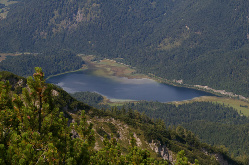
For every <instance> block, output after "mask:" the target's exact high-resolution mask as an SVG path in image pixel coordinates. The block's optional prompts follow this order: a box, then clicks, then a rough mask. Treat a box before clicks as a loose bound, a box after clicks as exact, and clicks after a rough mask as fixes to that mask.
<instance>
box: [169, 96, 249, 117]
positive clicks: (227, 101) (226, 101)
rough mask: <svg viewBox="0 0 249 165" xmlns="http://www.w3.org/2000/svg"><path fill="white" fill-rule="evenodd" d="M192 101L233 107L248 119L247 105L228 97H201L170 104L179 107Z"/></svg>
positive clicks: (248, 109)
mask: <svg viewBox="0 0 249 165" xmlns="http://www.w3.org/2000/svg"><path fill="white" fill-rule="evenodd" d="M194 101H200V102H201V101H209V102H213V103H219V104H222V105H224V106H228V107H233V108H234V109H236V110H237V111H238V113H239V114H243V115H245V116H248V117H249V103H248V102H245V101H242V100H238V99H233V98H228V97H216V96H202V97H198V98H194V99H193V100H187V101H177V102H172V103H173V104H176V105H180V104H185V103H192V102H194Z"/></svg>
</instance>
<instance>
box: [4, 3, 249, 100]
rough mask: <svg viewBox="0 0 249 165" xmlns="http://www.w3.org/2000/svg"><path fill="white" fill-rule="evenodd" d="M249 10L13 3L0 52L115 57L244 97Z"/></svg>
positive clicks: (205, 6) (234, 7) (219, 6)
mask: <svg viewBox="0 0 249 165" xmlns="http://www.w3.org/2000/svg"><path fill="white" fill-rule="evenodd" d="M248 3H249V2H248V1H246V0H238V1H234V0H228V1H216V0H212V1H208V2H205V1H195V0H187V1H185V0H176V1H172V0H166V1H162V0H154V1H151V0H140V1H135V2H134V1H130V0H125V1H122V2H120V1H118V0H105V1H99V0H91V1H86V0H84V1H76V0H72V1H68V0H62V1H58V0H44V1H38V0H20V1H18V3H15V4H12V5H9V6H10V7H9V9H8V13H7V17H6V18H2V19H1V20H0V22H1V23H0V38H1V40H0V45H1V46H0V52H2V53H7V52H31V53H39V52H41V51H44V50H46V49H56V50H58V49H66V50H71V51H74V52H75V53H84V54H95V55H98V56H102V57H108V58H117V57H119V58H120V57H121V58H124V61H125V63H126V64H129V65H132V66H135V67H137V69H138V70H139V71H140V72H143V73H152V74H155V75H157V76H160V77H162V78H166V79H170V80H174V79H176V80H183V82H184V83H186V84H200V85H207V86H210V87H212V88H215V89H222V90H223V89H224V90H227V91H229V92H234V93H236V94H241V95H244V96H249V94H248V91H249V90H248V86H249V85H248V82H249V79H248V72H247V66H248V53H247V52H248V34H249V29H248V16H249V13H248V8H247V6H249V4H248ZM14 58H18V57H14ZM5 69H6V68H5ZM44 69H45V68H44Z"/></svg>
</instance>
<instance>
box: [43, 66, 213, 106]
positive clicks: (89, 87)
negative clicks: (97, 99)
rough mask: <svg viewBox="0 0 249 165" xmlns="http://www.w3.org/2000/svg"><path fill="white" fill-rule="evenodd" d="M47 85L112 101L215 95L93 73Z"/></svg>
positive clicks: (61, 78)
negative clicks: (84, 92)
mask: <svg viewBox="0 0 249 165" xmlns="http://www.w3.org/2000/svg"><path fill="white" fill-rule="evenodd" d="M47 82H48V83H53V84H56V85H58V86H60V87H62V88H63V89H64V90H65V91H67V92H69V93H74V92H82V91H90V92H96V93H99V94H101V95H104V96H106V97H107V98H109V99H125V100H126V99H127V100H147V101H159V102H170V101H182V100H189V99H192V98H194V97H200V96H210V95H212V94H209V93H206V92H202V91H198V90H194V89H188V88H181V87H175V86H170V85H166V84H160V83H158V82H156V81H154V80H150V79H128V78H119V77H112V78H107V77H101V76H96V75H93V74H91V71H89V70H88V71H79V72H74V73H67V74H63V75H60V76H56V77H52V78H50V79H48V80H47Z"/></svg>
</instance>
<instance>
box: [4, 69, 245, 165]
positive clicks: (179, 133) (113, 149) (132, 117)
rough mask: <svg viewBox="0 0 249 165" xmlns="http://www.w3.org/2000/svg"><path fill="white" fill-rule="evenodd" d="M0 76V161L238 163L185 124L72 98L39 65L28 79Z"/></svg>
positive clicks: (33, 162) (8, 74)
mask: <svg viewBox="0 0 249 165" xmlns="http://www.w3.org/2000/svg"><path fill="white" fill-rule="evenodd" d="M0 75H1V81H0V105H1V106H0V113H1V115H0V119H1V122H0V130H1V131H0V163H1V164H27V163H28V164H37V163H39V164H50V163H53V164H141V163H142V164H190V163H191V164H193V163H195V164H196V165H197V164H199V163H200V164H221V163H224V162H225V163H228V164H241V163H240V162H237V161H235V160H233V159H231V158H230V157H229V156H228V155H227V153H225V152H224V150H223V149H222V148H217V147H212V146H209V145H207V144H203V143H201V142H200V141H199V140H198V138H197V137H196V136H195V135H194V134H193V133H192V132H190V131H188V130H186V129H183V128H180V127H179V128H177V129H171V128H167V127H166V126H165V124H164V122H162V121H161V120H157V121H153V120H151V119H150V118H148V117H147V116H146V115H144V114H140V113H138V112H133V111H131V110H128V111H127V110H125V109H122V110H116V111H113V110H112V111H111V110H106V111H104V110H98V109H94V108H92V107H89V106H87V105H85V104H84V103H80V102H77V101H76V100H74V99H73V98H72V97H70V95H69V94H67V93H66V92H65V91H63V90H61V89H58V88H56V87H54V86H53V85H51V84H46V83H45V80H44V74H43V72H42V71H41V69H40V68H36V73H34V74H33V78H32V77H29V78H28V79H25V78H22V77H19V76H16V75H13V74H11V73H9V72H0ZM26 84H27V86H26ZM17 87H20V88H21V91H22V93H21V92H20V90H16V89H17ZM22 87H24V88H22ZM84 110H85V111H84ZM65 117H66V118H65ZM69 124H70V126H69ZM94 125H95V126H94ZM93 129H95V131H96V132H95V131H93ZM129 134H131V135H130V136H129ZM109 139H110V140H109ZM129 139H130V140H129ZM140 147H141V148H143V149H141V148H140ZM153 150H154V151H153ZM155 152H156V153H155ZM176 154H177V156H176ZM152 155H154V156H153V157H154V158H153V157H152ZM159 155H161V156H163V157H164V158H165V159H166V160H165V161H163V160H162V158H161V156H159Z"/></svg>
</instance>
